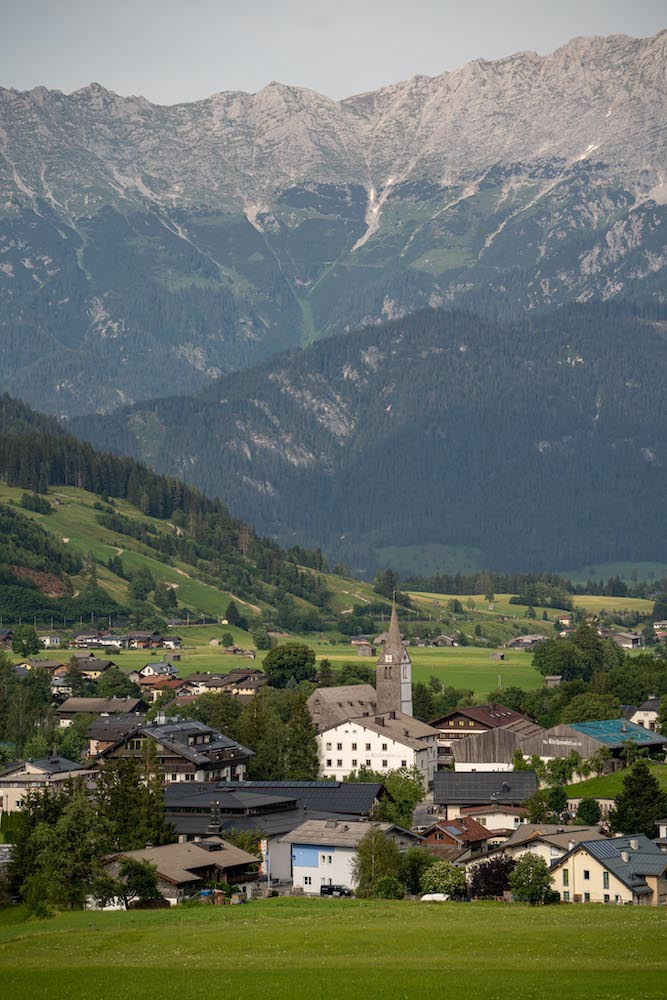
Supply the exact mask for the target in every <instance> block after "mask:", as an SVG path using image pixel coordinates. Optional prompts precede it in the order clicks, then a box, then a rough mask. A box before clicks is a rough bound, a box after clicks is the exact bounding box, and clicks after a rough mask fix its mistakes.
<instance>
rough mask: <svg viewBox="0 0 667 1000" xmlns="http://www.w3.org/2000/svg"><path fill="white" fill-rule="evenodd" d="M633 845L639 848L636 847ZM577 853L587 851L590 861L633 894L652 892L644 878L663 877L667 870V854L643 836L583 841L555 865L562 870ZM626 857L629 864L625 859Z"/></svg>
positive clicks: (553, 866) (639, 834)
mask: <svg viewBox="0 0 667 1000" xmlns="http://www.w3.org/2000/svg"><path fill="white" fill-rule="evenodd" d="M633 843H634V844H636V845H637V847H636V848H635V847H633ZM576 850H585V851H586V852H587V853H588V854H590V855H591V857H593V858H595V859H596V861H599V862H600V864H602V865H604V867H605V868H607V869H608V870H609V871H610V872H611V873H612V875H614V876H615V877H616V878H617V879H618V880H619V881H620V882H623V884H624V885H626V886H627V887H628V889H631V890H632V892H635V893H638V894H640V895H645V894H648V893H650V892H651V889H650V887H649V886H648V884H647V882H646V878H645V876H647V875H649V876H656V875H661V874H662V873H663V872H664V871H665V869H667V854H665V853H664V852H663V851H661V850H660V848H659V847H658V845H657V844H656V843H654V842H653V841H652V840H649V838H648V837H646V836H644V834H641V833H638V834H635V835H634V836H631V837H613V838H605V839H604V840H587V841H583V842H582V843H580V844H577V846H576V847H575V848H574V849H573V850H572V851H568V853H567V854H566V855H565V856H564V857H563V858H561V859H560V860H559V861H557V862H556V864H555V865H552V868H555V867H560V866H562V865H563V864H565V863H566V861H567V859H568V858H569V857H570V855H571V854H573V853H574V851H576ZM624 853H625V854H626V857H627V859H628V860H627V861H625V860H624V859H623V857H622V855H623V854H624Z"/></svg>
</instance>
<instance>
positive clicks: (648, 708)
mask: <svg viewBox="0 0 667 1000" xmlns="http://www.w3.org/2000/svg"><path fill="white" fill-rule="evenodd" d="M659 711H660V698H657V697H656V696H655V695H654V694H652V695H650V696H649V698H648V699H647V701H645V702H644V704H643V705H640V706H639V708H638V709H636V710H635V711H634V712H633V714H632V715H631V716H630V717H629V719H628V721H629V722H633V723H634V724H635V726H643V727H644V729H650V730H651V731H652V732H655V724H656V722H657V720H658V712H659Z"/></svg>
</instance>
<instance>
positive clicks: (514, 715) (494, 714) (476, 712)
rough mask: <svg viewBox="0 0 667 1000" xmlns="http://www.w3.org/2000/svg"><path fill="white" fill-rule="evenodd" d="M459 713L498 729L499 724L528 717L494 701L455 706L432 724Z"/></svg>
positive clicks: (438, 723)
mask: <svg viewBox="0 0 667 1000" xmlns="http://www.w3.org/2000/svg"><path fill="white" fill-rule="evenodd" d="M458 715H462V716H464V718H466V719H472V721H473V722H479V723H480V725H483V726H488V728H489V729H496V728H498V727H499V726H506V725H507V724H508V722H517V721H518V720H519V719H527V718H528V716H527V715H523V714H522V713H521V712H515V711H514V709H512V708H507V706H506V705H498V704H495V703H494V704H490V705H472V706H471V707H470V708H455V709H453V711H451V712H448V713H447V715H442V716H440V718H438V719H435V720H434V721H433V722H432V725H434V726H438V725H440V724H442V723H444V722H446V721H447V720H448V719H452V718H455V717H456V716H458ZM531 721H532V720H531Z"/></svg>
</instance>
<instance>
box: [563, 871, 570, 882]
mask: <svg viewBox="0 0 667 1000" xmlns="http://www.w3.org/2000/svg"><path fill="white" fill-rule="evenodd" d="M569 884H570V872H569V870H568V869H567V868H563V885H569Z"/></svg>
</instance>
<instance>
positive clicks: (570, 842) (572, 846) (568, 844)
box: [567, 840, 574, 851]
mask: <svg viewBox="0 0 667 1000" xmlns="http://www.w3.org/2000/svg"><path fill="white" fill-rule="evenodd" d="M567 849H568V851H573V850H574V841H573V840H568V842H567Z"/></svg>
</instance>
